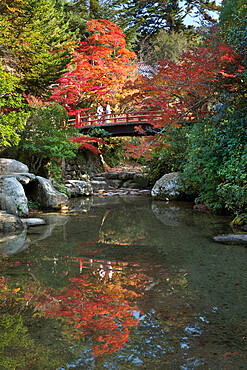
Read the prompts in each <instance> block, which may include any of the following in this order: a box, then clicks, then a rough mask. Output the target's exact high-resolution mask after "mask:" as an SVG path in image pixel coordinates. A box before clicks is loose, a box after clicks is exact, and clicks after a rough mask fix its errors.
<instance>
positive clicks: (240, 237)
mask: <svg viewBox="0 0 247 370" xmlns="http://www.w3.org/2000/svg"><path fill="white" fill-rule="evenodd" d="M213 239H214V241H215V242H221V243H224V242H244V243H246V242H247V234H223V235H217V236H214V238H213Z"/></svg>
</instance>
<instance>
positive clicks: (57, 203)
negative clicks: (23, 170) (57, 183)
mask: <svg viewBox="0 0 247 370" xmlns="http://www.w3.org/2000/svg"><path fill="white" fill-rule="evenodd" d="M36 179H37V180H38V182H39V186H38V193H37V198H36V199H35V200H36V202H39V204H40V206H41V207H44V208H52V209H59V208H61V206H62V205H64V204H67V203H68V200H69V199H68V197H67V195H66V194H63V193H60V192H59V191H57V190H56V189H55V188H54V186H53V184H52V182H51V181H50V180H47V179H45V178H44V177H41V176H36Z"/></svg>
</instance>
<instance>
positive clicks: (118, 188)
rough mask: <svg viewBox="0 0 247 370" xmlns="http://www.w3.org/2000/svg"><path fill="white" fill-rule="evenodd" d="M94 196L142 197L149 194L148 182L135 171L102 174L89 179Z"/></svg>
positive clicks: (142, 175)
mask: <svg viewBox="0 0 247 370" xmlns="http://www.w3.org/2000/svg"><path fill="white" fill-rule="evenodd" d="M91 184H92V187H93V193H94V194H95V195H103V196H112V195H119V196H124V195H144V194H150V189H149V180H148V177H147V176H146V175H145V174H142V173H139V172H135V171H122V172H121V171H120V172H119V171H118V172H115V171H114V172H104V173H101V174H98V175H95V176H94V177H93V178H92V179H91Z"/></svg>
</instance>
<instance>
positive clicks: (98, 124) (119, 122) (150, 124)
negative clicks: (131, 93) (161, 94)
mask: <svg viewBox="0 0 247 370" xmlns="http://www.w3.org/2000/svg"><path fill="white" fill-rule="evenodd" d="M161 119H162V112H158V111H145V112H144V111H141V112H131V113H113V114H110V115H102V116H101V117H99V116H98V115H93V116H90V115H89V116H80V115H77V117H76V120H70V121H74V122H75V123H76V126H78V127H80V132H81V133H83V134H87V133H88V132H90V131H91V130H92V129H94V128H100V129H103V130H105V131H107V132H108V133H109V134H111V136H149V135H155V134H157V133H158V132H159V131H160V130H159V129H158V128H155V127H157V126H158V123H159V121H160V120H161Z"/></svg>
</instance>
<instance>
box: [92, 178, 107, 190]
mask: <svg viewBox="0 0 247 370" xmlns="http://www.w3.org/2000/svg"><path fill="white" fill-rule="evenodd" d="M91 184H92V187H93V190H107V189H108V184H107V182H106V181H97V180H92V181H91Z"/></svg>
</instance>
